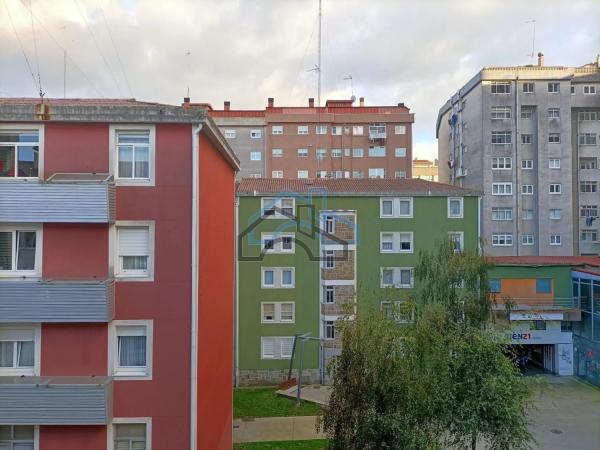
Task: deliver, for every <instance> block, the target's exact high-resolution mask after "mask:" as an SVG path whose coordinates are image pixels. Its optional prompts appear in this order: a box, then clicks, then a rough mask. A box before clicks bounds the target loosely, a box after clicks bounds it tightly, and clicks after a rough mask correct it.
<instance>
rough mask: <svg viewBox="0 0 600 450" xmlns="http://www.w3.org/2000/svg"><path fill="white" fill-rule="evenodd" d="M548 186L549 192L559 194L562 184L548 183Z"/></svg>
mask: <svg viewBox="0 0 600 450" xmlns="http://www.w3.org/2000/svg"><path fill="white" fill-rule="evenodd" d="M548 188H549V190H548V192H549V193H550V194H560V193H561V188H562V186H561V184H560V183H550V185H549V186H548Z"/></svg>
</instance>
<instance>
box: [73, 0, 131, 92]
mask: <svg viewBox="0 0 600 450" xmlns="http://www.w3.org/2000/svg"><path fill="white" fill-rule="evenodd" d="M73 1H74V2H75V6H76V7H77V10H78V11H79V14H80V15H81V17H82V19H83V22H84V23H85V28H86V29H87V30H88V32H89V33H90V35H91V36H92V40H93V41H94V45H95V46H96V50H97V51H98V53H99V54H100V57H101V58H102V61H103V62H104V65H105V66H106V68H107V69H108V73H109V74H110V76H111V78H112V79H113V81H114V82H115V85H116V86H117V91H119V95H120V96H122V95H123V94H122V93H121V86H119V81H118V80H117V77H115V73H114V72H113V70H112V68H111V67H110V65H109V64H108V61H107V60H106V58H105V57H104V53H102V50H100V45H99V44H98V41H97V40H96V35H95V34H94V32H93V31H92V28H91V27H90V24H89V23H88V21H87V19H86V17H85V14H84V11H83V9H82V8H81V5H80V4H79V1H78V0H73Z"/></svg>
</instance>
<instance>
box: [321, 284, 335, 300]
mask: <svg viewBox="0 0 600 450" xmlns="http://www.w3.org/2000/svg"><path fill="white" fill-rule="evenodd" d="M324 291H325V295H324V296H323V297H324V299H325V303H328V304H331V303H335V286H325V287H324Z"/></svg>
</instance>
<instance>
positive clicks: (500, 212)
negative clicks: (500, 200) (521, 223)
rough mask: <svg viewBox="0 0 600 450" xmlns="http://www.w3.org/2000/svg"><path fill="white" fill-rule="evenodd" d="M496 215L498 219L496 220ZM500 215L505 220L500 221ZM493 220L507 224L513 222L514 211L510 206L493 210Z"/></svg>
mask: <svg viewBox="0 0 600 450" xmlns="http://www.w3.org/2000/svg"><path fill="white" fill-rule="evenodd" d="M494 213H496V219H494ZM500 215H503V216H504V219H500V218H498V217H500ZM509 215H510V217H508V216H509ZM492 220H494V221H498V222H507V221H511V220H513V210H512V208H511V207H508V206H498V207H493V208H492Z"/></svg>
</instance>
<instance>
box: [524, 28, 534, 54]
mask: <svg viewBox="0 0 600 450" xmlns="http://www.w3.org/2000/svg"><path fill="white" fill-rule="evenodd" d="M525 23H530V24H532V25H533V37H532V42H531V53H530V54H529V55H528V56H530V57H531V59H533V58H534V56H535V19H531V20H528V21H526V22H525Z"/></svg>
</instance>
